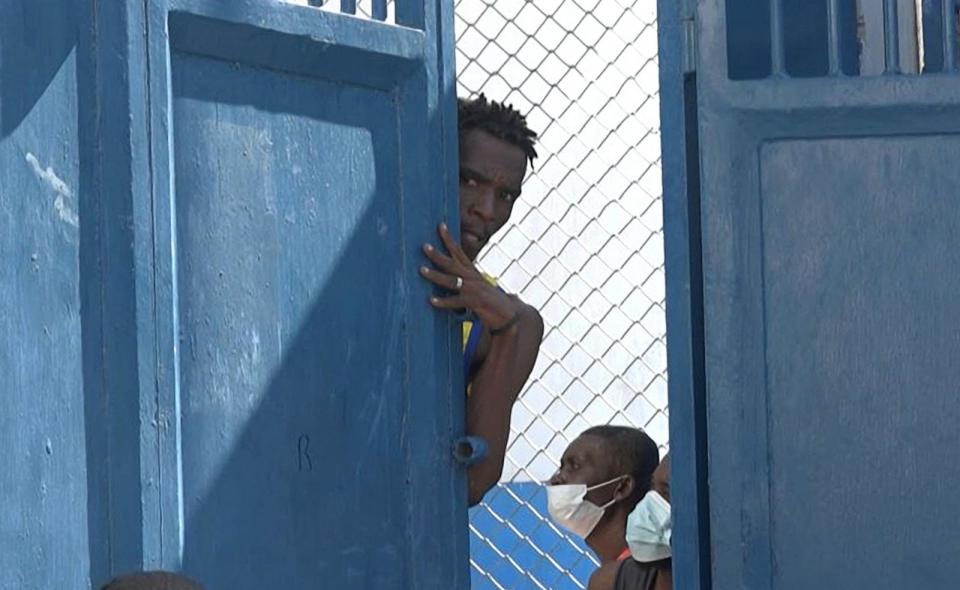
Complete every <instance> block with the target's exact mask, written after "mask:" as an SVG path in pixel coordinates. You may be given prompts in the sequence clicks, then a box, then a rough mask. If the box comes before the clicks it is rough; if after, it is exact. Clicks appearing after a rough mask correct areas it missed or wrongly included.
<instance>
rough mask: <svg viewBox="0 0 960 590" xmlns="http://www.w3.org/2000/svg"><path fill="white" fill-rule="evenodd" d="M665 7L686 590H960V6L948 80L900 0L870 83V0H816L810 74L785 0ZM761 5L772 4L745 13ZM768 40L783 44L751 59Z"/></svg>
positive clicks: (891, 10) (675, 428) (678, 475)
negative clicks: (750, 41)
mask: <svg viewBox="0 0 960 590" xmlns="http://www.w3.org/2000/svg"><path fill="white" fill-rule="evenodd" d="M671 4H676V5H677V6H676V8H675V9H674V8H667V7H665V6H664V3H662V4H661V9H662V12H661V18H662V19H664V17H665V16H666V17H667V20H661V26H663V27H664V30H663V32H662V35H664V36H662V37H661V38H662V39H665V40H666V41H667V42H668V45H667V46H665V47H663V48H662V51H661V55H664V52H666V51H669V50H670V49H673V50H675V51H676V54H675V56H673V57H671V58H670V60H669V61H667V62H666V67H667V71H666V72H665V75H666V76H668V79H667V80H666V82H665V91H664V100H665V101H666V100H671V101H675V103H674V104H673V106H669V107H668V106H665V107H664V113H665V118H664V134H665V144H664V154H665V155H664V158H665V172H666V174H668V175H669V174H671V173H673V174H674V175H675V176H674V177H673V178H668V179H667V182H665V191H666V196H665V198H666V200H667V202H666V204H665V211H666V215H667V225H666V232H667V245H668V262H667V265H668V266H667V275H668V281H670V286H669V287H668V309H672V311H671V314H672V322H671V324H670V325H671V326H672V329H673V331H671V332H670V334H669V341H670V342H671V357H670V358H671V363H673V362H674V360H678V362H677V363H676V364H671V365H670V378H671V398H670V407H671V420H672V422H671V427H672V432H671V443H672V445H673V446H674V449H675V450H676V451H678V452H679V453H680V454H678V455H675V459H674V463H673V468H674V478H675V484H677V485H679V486H680V489H677V488H675V489H677V491H678V492H679V493H678V494H674V496H673V499H674V503H675V510H676V513H677V517H678V529H677V530H676V531H675V535H674V539H675V542H676V549H677V550H678V551H677V555H676V562H675V570H676V571H677V572H678V582H679V583H678V588H680V589H681V590H684V589H687V588H705V587H707V584H708V583H709V581H710V578H712V587H713V588H717V589H727V588H752V589H757V590H769V589H775V590H786V589H791V590H792V589H801V588H817V587H819V588H871V589H885V588H930V589H933V588H950V587H954V586H956V583H957V580H958V579H960V561H958V560H957V555H960V536H958V535H957V534H956V524H957V523H958V522H960V503H957V502H956V493H955V490H956V488H957V487H958V485H960V462H958V461H957V460H956V449H958V448H960V429H958V428H957V424H958V422H960V399H958V397H957V395H956V392H957V383H958V382H960V363H957V358H958V357H960V302H958V299H957V295H956V294H957V292H958V291H960V274H958V273H957V272H956V269H957V268H958V267H960V215H958V213H957V203H956V194H957V187H958V186H960V168H958V167H957V165H956V158H957V154H958V153H960V135H958V133H960V78H958V77H957V75H956V72H955V70H954V64H955V63H956V61H955V58H956V53H955V52H956V44H955V42H956V27H955V24H956V17H955V13H954V12H953V2H952V1H951V2H949V3H948V5H947V6H943V7H942V8H941V9H940V11H939V12H938V13H941V14H946V15H948V16H947V18H946V19H944V20H943V21H942V22H944V23H946V25H947V26H944V27H942V28H943V29H944V30H945V31H946V33H945V34H944V35H943V36H942V37H941V40H940V45H939V47H940V48H941V49H942V52H941V53H940V56H938V62H941V63H942V66H938V68H936V69H938V70H940V71H937V72H935V73H934V72H932V71H931V70H932V69H934V68H931V67H924V64H923V63H916V64H907V63H904V62H903V61H902V55H903V53H902V52H901V51H900V50H899V49H898V48H899V47H901V44H900V43H899V41H900V39H901V37H902V36H903V35H913V34H914V31H912V30H898V27H897V23H898V20H899V19H898V15H897V11H898V8H899V9H901V10H902V9H903V6H904V5H909V6H911V7H912V6H913V5H914V3H912V2H910V3H902V2H896V1H895V0H885V1H884V2H883V7H884V18H883V19H882V20H883V23H882V26H883V31H882V32H880V34H879V35H876V34H871V35H867V37H870V38H877V37H878V36H879V37H880V38H882V39H884V40H885V51H884V52H883V53H882V54H881V55H883V57H884V69H885V72H884V73H883V74H882V75H877V76H872V77H867V76H860V75H858V74H857V71H856V69H854V70H853V71H851V69H850V68H848V67H846V66H845V65H844V64H845V63H846V59H845V57H844V56H845V49H844V48H845V47H849V44H845V43H844V36H845V34H846V33H845V32H844V31H846V30H848V27H847V23H845V21H844V17H843V15H844V6H845V5H847V4H852V3H847V2H842V1H838V0H830V1H827V0H824V2H816V3H814V4H816V5H817V7H818V8H817V10H820V9H822V10H823V13H824V14H826V15H827V18H826V19H825V24H826V26H827V28H826V29H825V30H824V31H823V33H822V35H820V36H819V37H815V38H814V42H816V43H820V42H822V43H823V47H822V49H823V51H822V52H820V53H818V55H819V56H820V58H818V59H821V60H822V61H821V62H820V63H819V65H817V66H816V67H814V68H806V67H805V68H803V72H801V73H798V70H797V69H796V68H794V67H791V62H790V60H789V59H788V58H787V56H789V55H790V52H791V39H793V38H794V37H792V36H791V35H792V33H791V31H792V30H793V29H794V24H795V21H793V20H790V19H787V18H784V14H785V12H784V6H787V5H788V4H789V3H787V2H781V1H779V0H771V1H770V2H769V3H766V2H764V3H756V2H752V3H750V2H738V1H737V0H726V1H725V0H699V1H697V2H695V3H691V4H690V5H689V11H688V12H686V13H684V11H683V8H684V7H683V3H671ZM748 4H749V5H751V6H757V5H758V4H764V7H763V10H757V11H754V12H753V13H752V16H751V17H750V18H749V19H746V20H745V19H743V18H740V19H732V18H731V14H732V11H733V8H732V7H734V6H736V7H739V8H743V7H744V5H748ZM821 4H822V6H820V5H821ZM738 12H739V13H740V14H741V15H742V14H744V11H743V10H739V11H738ZM803 26H807V25H806V24H804V25H803ZM748 29H749V31H748ZM757 31H760V32H761V33H760V36H761V37H765V39H766V40H767V49H768V51H766V53H764V52H763V51H762V48H761V50H760V51H753V52H742V53H741V52H738V50H737V47H740V45H741V44H740V43H739V39H740V37H741V36H743V35H748V36H754V37H755V36H757V34H758V33H757ZM808 39H809V38H808ZM685 40H686V41H685ZM684 51H687V53H686V57H687V59H686V60H684V59H683V57H684V53H683V52H684ZM744 60H752V61H751V62H750V63H747V62H746V61H744ZM758 63H759V64H760V65H759V66H757V64H758ZM927 66H929V64H927ZM921 69H922V70H923V71H924V72H925V73H924V74H922V75H906V74H903V73H901V72H903V71H918V70H921ZM816 72H819V73H816ZM801 74H802V75H803V76H804V78H803V79H800V77H799V76H800V75H801ZM671 75H672V76H673V77H672V78H669V76H671ZM668 93H669V95H668ZM684 101H686V102H684ZM684 104H686V106H687V108H686V110H684V109H683V105H684ZM673 125H676V126H673ZM684 125H685V126H686V128H685V129H684V127H683V126H684ZM678 130H679V135H677V134H678ZM668 159H669V161H668ZM671 262H673V263H674V266H673V267H672V268H671ZM701 264H702V266H701ZM671 306H673V307H671ZM698 314H702V323H701V320H700V318H699V317H698ZM675 368H676V369H677V372H675ZM681 490H682V492H681ZM681 494H682V497H681ZM697 566H700V568H699V569H698V567H697ZM691 572H694V573H696V575H692V574H691ZM681 579H682V581H680V580H681Z"/></svg>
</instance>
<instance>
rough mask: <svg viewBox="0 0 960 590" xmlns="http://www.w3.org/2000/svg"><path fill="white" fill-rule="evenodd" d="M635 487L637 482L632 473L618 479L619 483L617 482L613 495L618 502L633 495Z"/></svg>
mask: <svg viewBox="0 0 960 590" xmlns="http://www.w3.org/2000/svg"><path fill="white" fill-rule="evenodd" d="M636 487H637V482H636V480H635V479H633V476H632V475H628V476H626V477H624V478H623V479H621V480H620V483H619V484H617V490H616V491H615V492H614V493H613V497H614V498H615V499H616V500H617V501H618V502H619V501H622V500H625V499H627V498H629V497H630V496H632V495H633V491H634V490H635V489H636Z"/></svg>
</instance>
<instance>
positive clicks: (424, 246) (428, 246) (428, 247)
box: [423, 244, 433, 252]
mask: <svg viewBox="0 0 960 590" xmlns="http://www.w3.org/2000/svg"><path fill="white" fill-rule="evenodd" d="M423 249H424V250H426V251H427V252H433V246H431V245H430V244H424V245H423Z"/></svg>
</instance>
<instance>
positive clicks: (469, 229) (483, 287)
mask: <svg viewBox="0 0 960 590" xmlns="http://www.w3.org/2000/svg"><path fill="white" fill-rule="evenodd" d="M458 115H459V134H460V242H459V243H457V242H456V241H455V240H454V239H453V237H452V235H451V233H450V230H449V228H448V227H447V226H446V225H445V224H440V226H439V228H438V233H439V237H440V243H441V244H442V248H437V247H435V246H434V245H431V244H425V245H424V247H423V251H424V254H425V255H426V257H427V258H428V259H429V260H430V262H431V263H432V267H430V266H423V267H421V268H420V274H421V276H422V277H423V278H424V279H426V280H427V281H429V282H431V283H433V284H434V285H436V286H438V287H440V288H441V289H443V290H445V291H447V293H448V295H446V296H434V297H431V299H430V303H431V305H433V306H434V307H435V308H436V309H438V310H448V311H461V312H462V311H463V310H466V311H467V313H468V314H469V317H470V321H466V322H464V327H463V346H464V375H465V378H466V382H467V392H466V393H467V412H466V414H467V415H466V431H467V434H468V435H471V436H478V437H481V438H483V439H484V440H486V442H487V446H488V454H487V457H486V458H485V459H484V460H482V461H480V462H478V463H476V464H474V465H473V466H472V467H471V468H470V471H469V472H468V479H469V503H470V505H471V506H474V505H476V504H478V503H479V502H480V501H481V500H482V499H483V496H484V494H486V492H487V491H488V490H489V489H490V488H492V487H493V486H494V485H496V484H497V482H498V481H499V480H500V475H501V473H502V472H503V462H504V456H505V454H506V449H507V439H508V437H509V434H510V414H511V410H512V408H513V403H514V402H515V401H516V399H517V396H518V395H519V394H520V391H521V389H523V386H524V384H525V383H526V381H527V378H528V377H529V376H530V372H531V371H532V370H533V365H534V363H535V362H536V360H537V353H538V352H539V350H540V340H541V339H542V338H543V320H542V318H541V317H540V314H539V313H538V312H537V310H536V309H534V308H533V307H531V306H529V305H527V304H526V303H524V302H523V301H521V300H520V298H519V297H517V296H516V295H510V294H508V293H506V292H504V291H503V290H502V289H500V288H498V287H497V286H496V282H495V281H494V280H493V279H492V278H491V277H489V276H486V275H484V274H483V273H481V272H480V271H479V270H477V267H476V265H475V262H476V259H477V256H478V255H479V254H480V252H481V251H482V250H483V248H484V246H486V245H487V243H488V242H489V241H490V238H492V237H493V236H494V234H496V233H497V231H499V230H500V228H502V227H503V226H504V224H506V223H507V221H508V220H509V219H510V214H511V213H512V212H513V205H514V203H515V202H516V200H517V199H518V198H520V193H521V185H522V184H523V180H524V177H525V176H526V173H527V163H528V162H530V163H531V164H532V163H533V161H534V159H535V158H536V157H537V152H536V150H535V149H534V141H535V140H536V137H537V134H536V133H534V132H533V131H531V130H530V128H528V127H527V123H526V119H525V118H524V117H523V115H521V114H520V113H519V112H517V111H516V110H514V109H513V108H512V107H511V106H508V105H504V104H500V103H498V102H494V101H488V100H487V99H486V97H485V96H483V95H482V94H481V95H480V96H479V97H478V98H475V99H472V100H464V99H461V100H460V101H459V109H458Z"/></svg>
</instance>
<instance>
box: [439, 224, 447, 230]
mask: <svg viewBox="0 0 960 590" xmlns="http://www.w3.org/2000/svg"><path fill="white" fill-rule="evenodd" d="M440 229H442V230H443V231H447V224H446V223H441V224H440Z"/></svg>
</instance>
